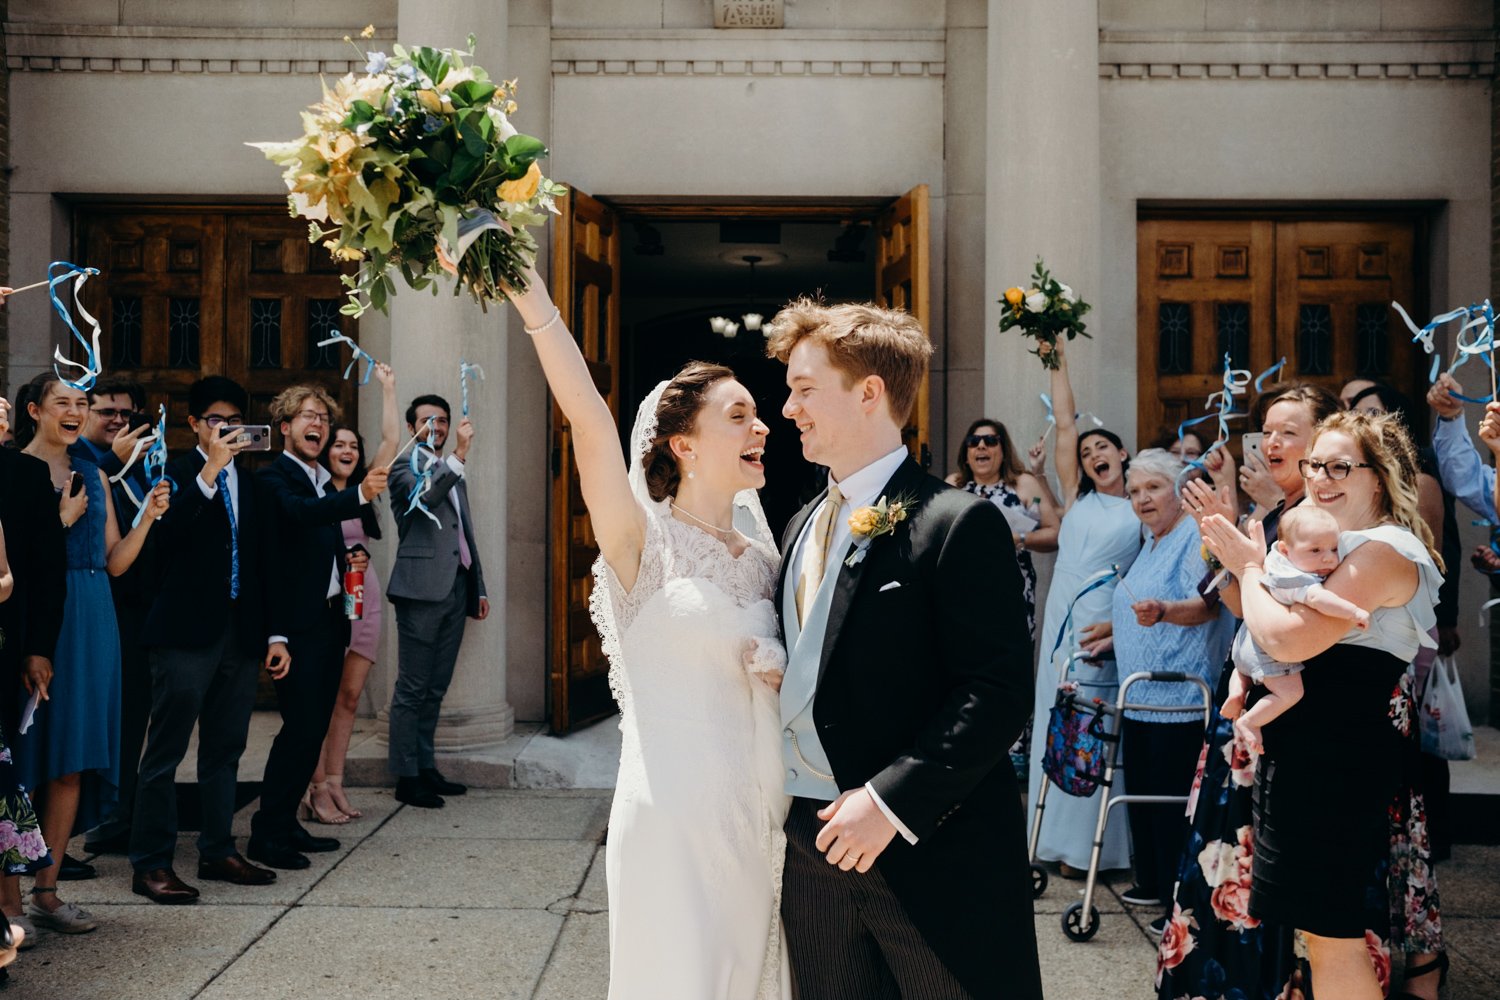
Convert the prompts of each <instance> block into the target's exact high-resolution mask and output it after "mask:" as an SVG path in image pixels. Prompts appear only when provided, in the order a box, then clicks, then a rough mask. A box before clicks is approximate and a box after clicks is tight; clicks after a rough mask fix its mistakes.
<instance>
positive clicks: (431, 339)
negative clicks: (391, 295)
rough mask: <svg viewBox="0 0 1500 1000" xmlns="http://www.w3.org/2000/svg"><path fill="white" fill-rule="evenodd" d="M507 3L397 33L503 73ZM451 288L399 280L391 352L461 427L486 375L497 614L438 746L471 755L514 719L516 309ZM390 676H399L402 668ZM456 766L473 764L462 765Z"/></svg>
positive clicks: (461, 680)
mask: <svg viewBox="0 0 1500 1000" xmlns="http://www.w3.org/2000/svg"><path fill="white" fill-rule="evenodd" d="M507 7H508V5H507V4H506V3H505V2H504V0H499V2H497V0H420V2H419V0H400V5H399V8H398V12H397V21H396V33H397V38H398V39H399V41H400V42H401V43H402V44H403V45H405V46H408V47H411V46H416V45H430V46H449V47H456V48H466V47H467V46H468V36H469V35H470V34H471V33H472V34H474V35H475V36H476V37H477V39H478V45H477V47H476V49H475V60H476V61H477V62H478V63H479V65H481V66H483V67H485V69H488V70H490V71H492V72H493V73H495V74H497V75H500V74H503V73H504V71H505V53H506V34H507V19H508V10H507ZM399 284H401V283H400V282H399V281H398V285H399ZM452 287H453V286H452V285H451V284H449V283H446V282H445V283H444V284H443V285H442V287H441V289H440V291H439V293H438V295H437V297H436V298H434V297H432V296H431V294H429V293H423V292H415V291H412V290H411V289H408V288H405V287H404V285H403V286H402V287H401V289H400V291H399V293H398V294H397V296H396V298H395V299H394V300H393V301H392V303H391V320H390V331H391V333H390V338H391V349H390V357H391V365H392V367H394V368H395V370H396V377H397V379H398V385H399V388H400V393H401V398H402V401H403V408H404V404H405V403H406V402H408V401H410V400H411V399H412V398H413V397H414V396H417V395H420V394H421V393H426V392H435V393H438V394H439V395H441V396H443V397H444V398H446V399H447V400H448V401H449V402H450V403H451V404H452V405H453V423H454V425H455V426H457V423H458V420H459V405H460V403H459V396H460V393H459V378H458V365H459V361H460V359H462V360H464V361H468V362H471V363H474V364H478V365H480V366H482V367H483V368H484V372H485V375H486V376H487V379H486V381H484V382H479V383H475V384H472V385H471V386H470V390H469V401H470V403H469V405H470V410H469V415H470V418H471V419H472V420H473V421H474V424H475V428H476V434H475V437H474V444H473V447H472V448H471V449H470V451H469V461H468V466H467V469H466V470H465V476H466V479H467V482H468V491H469V502H470V504H471V506H472V509H473V516H474V534H475V539H474V541H475V542H476V546H475V547H476V549H477V551H478V553H479V557H480V559H481V561H482V565H483V566H484V575H485V584H486V590H487V596H488V597H489V602H490V608H491V614H490V617H489V619H488V620H487V621H484V622H476V621H472V620H471V621H469V622H468V623H467V626H466V629H465V634H464V644H463V650H462V651H461V652H460V654H459V658H458V668H457V670H456V671H455V672H454V676H453V684H452V686H451V687H450V688H449V689H448V695H447V698H446V699H445V700H444V702H443V714H442V717H441V719H440V721H439V722H438V728H437V750H438V753H439V754H472V753H475V752H476V751H482V750H484V749H486V748H491V747H494V746H496V745H498V744H499V743H501V742H502V741H504V740H505V739H506V738H507V737H508V736H510V735H511V732H512V730H513V729H514V727H515V713H514V711H513V710H512V709H511V706H510V704H509V702H508V701H507V700H506V695H505V671H506V656H505V647H506V642H505V638H506V630H507V627H508V625H509V623H508V622H507V621H506V620H505V608H506V600H505V593H506V521H507V517H508V514H507V510H506V503H505V489H506V470H505V448H504V440H505V407H506V396H507V386H506V377H507V370H506V354H507V337H508V331H507V329H506V327H507V318H508V313H509V311H510V307H509V306H508V305H504V304H502V305H500V306H491V307H490V308H489V310H488V312H481V311H480V309H479V306H478V305H476V304H475V303H474V301H473V300H472V299H471V298H469V296H468V295H467V294H463V295H460V296H458V297H455V296H454V295H453V294H452ZM449 450H450V451H451V447H450V449H449ZM393 502H398V501H397V500H393ZM393 617H394V616H393ZM394 639H395V635H394V629H392V630H391V632H390V634H389V635H388V641H387V643H386V657H387V659H388V660H389V661H390V664H391V666H392V667H394V666H395V663H396V655H397V654H396V643H395V641H394ZM389 676H390V677H391V678H392V680H394V676H395V671H394V670H391V671H390V672H389ZM387 700H388V699H387ZM458 773H460V774H463V773H467V769H463V768H460V769H458Z"/></svg>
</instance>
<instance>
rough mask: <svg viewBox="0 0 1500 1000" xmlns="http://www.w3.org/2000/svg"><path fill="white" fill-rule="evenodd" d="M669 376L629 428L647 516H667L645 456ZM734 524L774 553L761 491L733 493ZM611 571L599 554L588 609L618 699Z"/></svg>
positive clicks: (633, 470)
mask: <svg viewBox="0 0 1500 1000" xmlns="http://www.w3.org/2000/svg"><path fill="white" fill-rule="evenodd" d="M671 384H672V383H671V380H670V379H663V380H662V381H660V382H658V383H656V388H654V389H652V390H651V391H650V392H649V393H647V394H646V398H645V399H643V400H641V405H640V406H639V407H638V408H637V409H636V411H635V423H634V424H632V425H631V428H630V473H629V477H630V492H631V495H632V496H634V497H635V502H636V503H638V504H640V507H641V510H643V511H644V512H645V514H646V517H647V518H648V519H650V518H659V517H664V516H670V514H669V513H668V512H667V511H666V510H665V509H664V506H663V504H662V503H661V502H659V501H656V500H653V499H651V490H650V489H649V488H648V487H647V485H646V456H647V454H648V453H649V452H650V451H651V442H652V441H654V440H655V439H656V411H657V408H658V407H659V406H660V405H661V397H662V393H664V392H666V389H667V386H669V385H671ZM734 527H735V529H736V530H738V531H739V532H740V534H742V535H744V536H745V537H746V538H748V539H750V540H751V541H752V542H754V543H756V544H759V545H763V546H765V547H766V548H767V549H769V550H770V552H771V555H772V556H775V554H776V551H777V546H776V537H775V535H773V534H772V533H771V525H770V523H769V522H768V521H767V520H766V512H765V509H764V508H762V507H761V505H760V494H759V493H757V492H756V491H755V490H741V491H740V492H738V493H736V494H735V497H734ZM646 538H647V544H648V545H649V544H653V541H652V540H653V539H655V544H661V538H662V535H661V533H659V532H653V531H651V530H648V531H647V532H646ZM610 579H611V574H610V571H609V567H608V566H607V565H606V564H605V562H604V557H603V556H602V555H601V556H599V557H598V558H596V559H595V560H594V590H593V593H592V594H591V595H590V596H589V613H590V616H591V617H592V618H593V619H594V625H595V627H597V628H598V630H599V639H600V641H601V643H602V645H603V647H604V653H605V655H606V656H608V657H609V660H610V663H611V664H612V667H611V670H610V689H611V691H612V692H613V693H614V696H615V700H616V701H619V700H620V699H621V697H622V695H623V692H622V691H620V690H618V689H617V684H618V681H617V671H616V667H617V665H618V664H619V663H620V662H621V661H620V653H621V650H620V632H621V630H620V629H619V627H618V625H617V622H616V615H615V607H614V602H613V601H612V600H611V599H610V591H609V586H610V583H609V581H610Z"/></svg>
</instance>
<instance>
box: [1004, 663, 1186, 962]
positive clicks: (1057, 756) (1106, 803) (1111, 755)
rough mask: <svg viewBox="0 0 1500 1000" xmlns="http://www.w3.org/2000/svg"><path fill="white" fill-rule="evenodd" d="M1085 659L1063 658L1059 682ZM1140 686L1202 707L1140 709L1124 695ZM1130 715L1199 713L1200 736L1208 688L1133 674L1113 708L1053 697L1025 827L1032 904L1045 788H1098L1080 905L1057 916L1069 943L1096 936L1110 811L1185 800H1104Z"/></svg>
mask: <svg viewBox="0 0 1500 1000" xmlns="http://www.w3.org/2000/svg"><path fill="white" fill-rule="evenodd" d="M1086 658H1087V654H1086V653H1084V652H1082V651H1079V652H1076V653H1074V654H1073V655H1072V656H1070V657H1068V662H1067V665H1066V667H1065V669H1064V673H1063V676H1064V677H1066V676H1067V671H1068V670H1070V669H1071V668H1072V666H1073V663H1074V661H1076V660H1080V659H1086ZM1141 681H1163V682H1167V683H1182V684H1194V685H1196V686H1197V687H1198V689H1199V690H1200V691H1201V692H1202V693H1203V703H1202V706H1201V707H1200V706H1197V705H1182V706H1177V707H1172V706H1167V707H1163V706H1161V705H1140V704H1135V703H1133V702H1130V701H1128V700H1127V698H1126V695H1127V693H1128V692H1129V690H1130V687H1131V685H1133V684H1137V683H1139V682H1141ZM1132 710H1144V711H1150V712H1163V713H1168V714H1176V715H1187V714H1191V713H1200V714H1202V716H1203V728H1204V731H1205V732H1206V731H1207V729H1208V725H1209V721H1210V717H1211V714H1212V712H1213V692H1212V691H1210V690H1209V687H1208V682H1207V681H1205V680H1204V679H1203V678H1201V677H1199V676H1198V675H1196V674H1185V673H1182V672H1180V671H1138V672H1137V673H1133V674H1131V675H1129V676H1128V677H1126V678H1125V679H1124V680H1122V681H1121V682H1120V689H1119V693H1118V695H1116V698H1115V703H1114V704H1113V705H1111V704H1109V703H1108V702H1106V701H1104V700H1103V699H1100V698H1094V699H1092V703H1091V704H1082V703H1079V702H1078V701H1076V700H1072V696H1071V695H1070V694H1069V693H1068V692H1067V691H1066V690H1064V691H1063V692H1062V693H1061V694H1060V695H1059V697H1058V705H1057V707H1056V708H1054V709H1053V715H1054V718H1053V719H1052V720H1049V721H1050V724H1049V726H1048V734H1047V735H1048V743H1047V751H1046V755H1045V756H1044V765H1046V771H1047V777H1046V780H1045V781H1043V782H1042V784H1041V790H1040V791H1039V792H1038V793H1037V797H1036V816H1035V819H1034V820H1033V822H1032V826H1031V843H1030V845H1029V851H1030V856H1031V895H1032V898H1033V899H1035V898H1037V897H1039V896H1041V895H1042V893H1044V892H1046V891H1047V870H1046V869H1045V868H1043V867H1042V866H1041V864H1039V863H1038V861H1037V858H1036V848H1037V843H1038V841H1039V840H1040V838H1041V833H1042V814H1043V812H1044V810H1045V809H1046V805H1047V786H1048V785H1053V784H1056V785H1057V786H1058V787H1059V788H1060V789H1062V791H1063V792H1064V794H1068V795H1092V794H1093V792H1094V789H1095V788H1096V787H1103V788H1104V794H1103V795H1101V796H1100V797H1099V821H1098V823H1097V824H1096V825H1095V827H1094V844H1093V848H1092V850H1091V851H1090V852H1089V867H1088V874H1087V876H1086V878H1085V880H1084V885H1083V899H1082V900H1081V901H1080V902H1077V903H1074V904H1072V905H1071V906H1069V907H1068V908H1067V909H1066V910H1064V911H1063V914H1062V929H1063V933H1064V934H1065V935H1067V937H1068V939H1069V940H1070V941H1087V940H1089V939H1090V938H1092V937H1093V936H1094V935H1095V934H1097V933H1098V932H1099V911H1098V909H1096V908H1095V906H1094V892H1095V890H1096V888H1097V887H1098V880H1099V856H1100V853H1101V852H1102V851H1103V849H1104V830H1105V827H1106V826H1107V825H1108V823H1109V811H1110V810H1111V809H1113V808H1114V807H1115V806H1118V805H1130V804H1132V803H1134V804H1138V805H1171V804H1173V803H1182V804H1184V805H1186V804H1187V800H1188V796H1187V794H1183V795H1130V794H1124V795H1111V794H1110V788H1111V787H1112V786H1113V785H1114V779H1115V772H1116V771H1117V770H1118V769H1119V758H1120V728H1121V727H1120V720H1121V719H1123V718H1124V716H1125V712H1127V711H1132ZM1106 719H1112V720H1113V725H1112V726H1109V727H1106V722H1105V720H1106ZM1100 759H1102V760H1103V773H1102V774H1100V773H1099V768H1098V761H1099V760H1100Z"/></svg>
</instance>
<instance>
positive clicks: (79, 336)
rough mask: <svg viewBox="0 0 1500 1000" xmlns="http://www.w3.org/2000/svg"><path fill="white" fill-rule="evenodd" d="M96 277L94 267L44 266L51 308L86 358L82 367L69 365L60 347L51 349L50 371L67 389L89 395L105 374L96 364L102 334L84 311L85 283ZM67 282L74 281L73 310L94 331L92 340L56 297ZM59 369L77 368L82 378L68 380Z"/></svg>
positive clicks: (62, 263)
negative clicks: (51, 362) (61, 367)
mask: <svg viewBox="0 0 1500 1000" xmlns="http://www.w3.org/2000/svg"><path fill="white" fill-rule="evenodd" d="M98 273H99V269H98V268H97V267H79V266H78V265H77V264H69V263H68V262H67V261H65V260H55V261H53V262H52V263H51V264H48V265H47V294H48V296H50V297H51V299H52V308H53V310H54V311H56V313H57V315H58V316H60V317H62V321H63V325H64V326H66V327H67V328H68V330H69V331H70V332H71V333H72V334H73V339H74V340H76V341H78V342H79V343H80V344H82V345H83V349H84V352H85V356H86V357H87V360H86V361H84V362H82V363H80V362H77V361H71V360H69V359H68V358H66V357H64V356H63V352H62V348H61V347H54V348H53V349H52V359H53V362H54V364H53V366H52V370H53V371H55V372H57V377H58V378H59V379H61V380H62V383H63V384H64V385H66V386H67V387H68V388H70V389H77V390H79V391H80V392H88V391H89V390H90V389H92V388H93V387H94V383H95V382H96V381H98V379H99V376H100V374H102V373H103V371H104V365H103V362H101V361H100V360H99V337H100V335H101V334H102V331H101V330H100V329H99V321H98V320H97V319H95V318H94V317H93V316H92V315H90V314H89V311H88V310H87V309H85V308H84V307H83V286H84V283H85V282H87V281H88V280H89V278H91V277H93V276H94V275H96V274H98ZM69 278H73V279H75V280H74V281H73V306H74V308H75V309H77V310H78V315H80V316H82V317H83V321H84V322H85V323H87V324H88V325H89V326H90V327H91V328H93V336H92V337H91V338H90V337H85V336H84V335H83V333H82V332H81V331H80V330H79V329H78V324H76V323H74V322H73V315H72V313H70V312H69V311H68V307H67V306H66V305H64V304H63V301H62V299H60V298H58V297H57V286H58V285H60V284H62V283H63V282H64V281H67V280H68V279H69ZM27 287H31V286H27ZM58 365H66V366H67V367H69V368H78V369H80V370H81V372H82V374H80V375H79V376H78V378H76V379H70V378H68V377H67V376H66V375H64V374H63V373H62V371H61V370H60V369H59V368H58V367H57V366H58Z"/></svg>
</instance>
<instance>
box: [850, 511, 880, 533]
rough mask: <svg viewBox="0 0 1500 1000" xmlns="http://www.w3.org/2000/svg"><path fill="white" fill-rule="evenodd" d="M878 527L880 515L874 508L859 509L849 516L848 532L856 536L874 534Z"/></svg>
mask: <svg viewBox="0 0 1500 1000" xmlns="http://www.w3.org/2000/svg"><path fill="white" fill-rule="evenodd" d="M879 527H880V514H879V513H878V512H877V511H876V510H875V508H874V507H861V508H859V509H858V510H856V511H855V512H854V513H853V514H850V515H849V530H850V531H852V532H854V533H855V534H856V535H870V534H874V532H875V529H876V528H879Z"/></svg>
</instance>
